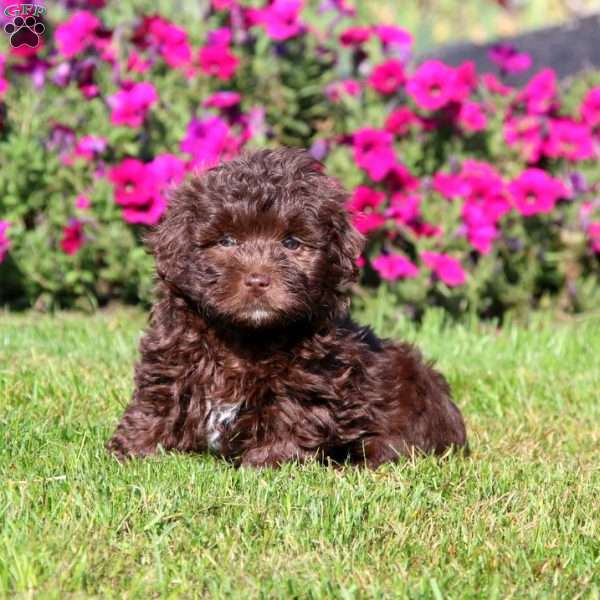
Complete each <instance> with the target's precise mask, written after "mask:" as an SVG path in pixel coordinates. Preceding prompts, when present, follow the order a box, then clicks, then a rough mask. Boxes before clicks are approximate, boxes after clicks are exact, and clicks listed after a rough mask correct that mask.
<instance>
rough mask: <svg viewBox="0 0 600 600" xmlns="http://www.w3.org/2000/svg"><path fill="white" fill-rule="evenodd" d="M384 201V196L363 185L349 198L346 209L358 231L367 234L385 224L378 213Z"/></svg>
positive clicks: (382, 217)
mask: <svg viewBox="0 0 600 600" xmlns="http://www.w3.org/2000/svg"><path fill="white" fill-rule="evenodd" d="M384 201H385V194H384V193H383V192H377V191H376V190H373V189H371V188H370V187H367V186H365V185H359V186H358V187H357V188H356V189H355V190H354V192H352V196H351V197H350V199H349V201H348V204H347V208H348V210H349V211H350V212H351V213H352V222H353V223H354V226H355V227H356V228H357V229H358V231H359V232H360V233H362V234H367V233H369V232H371V231H373V230H375V229H378V228H379V227H381V226H382V225H383V224H384V223H385V217H384V216H383V214H381V213H380V212H378V210H379V209H380V208H381V207H382V205H383V203H384Z"/></svg>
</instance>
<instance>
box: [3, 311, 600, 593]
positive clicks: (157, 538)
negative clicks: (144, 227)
mask: <svg viewBox="0 0 600 600" xmlns="http://www.w3.org/2000/svg"><path fill="white" fill-rule="evenodd" d="M384 307H385V304H384V303H379V304H378V303H374V304H373V305H371V307H370V309H369V310H368V311H366V312H363V313H362V314H361V315H359V318H360V319H361V320H362V321H364V322H370V323H371V324H373V325H375V326H376V328H377V329H378V330H379V332H382V331H383V332H385V333H386V334H387V335H393V336H403V337H406V338H409V339H412V340H416V341H417V342H418V343H419V344H420V345H421V346H422V347H423V349H424V350H425V352H426V354H427V355H429V356H430V357H433V358H435V359H437V360H438V362H439V365H440V366H441V368H442V369H443V371H444V372H445V373H446V374H447V375H448V377H449V379H450V381H451V384H452V387H453V389H454V393H455V397H456V399H457V402H458V404H459V406H460V407H461V409H462V410H463V411H464V413H465V416H466V418H467V421H468V426H469V431H470V438H471V445H472V450H473V452H472V455H471V456H470V457H469V458H467V459H460V458H458V457H450V458H448V459H446V460H442V461H436V460H433V459H431V460H430V459H425V460H419V461H417V462H406V461H405V462H402V463H399V464H395V465H387V466H385V467H383V468H381V469H380V470H379V471H377V472H374V473H373V472H366V471H363V470H356V469H353V468H348V469H345V470H342V471H337V472H336V471H333V470H330V469H327V468H323V467H320V466H317V465H308V466H303V467H298V466H287V467H285V468H283V469H281V470H279V471H262V472H256V471H248V470H235V469H233V468H232V467H230V466H228V465H227V464H225V463H224V462H222V461H220V460H218V459H216V458H213V457H209V456H181V455H180V456H176V455H164V456H159V457H156V458H153V459H148V460H144V461H134V462H131V463H129V464H126V465H124V466H122V465H119V464H117V463H116V462H115V461H114V460H113V459H111V458H109V457H108V456H107V455H106V454H105V452H104V449H103V444H104V442H105V440H106V439H107V437H108V436H109V435H110V433H111V431H112V429H113V427H114V426H115V424H116V421H117V418H118V417H119V415H120V413H121V411H122V408H123V406H124V405H125V403H126V402H127V400H128V397H129V395H130V392H131V368H132V365H133V362H134V360H135V356H136V351H135V346H136V339H137V337H138V336H139V332H140V329H141V327H142V326H143V324H144V315H142V314H141V313H139V312H134V311H126V310H124V309H119V310H116V311H110V312H106V313H102V314H98V315H96V316H94V317H84V316H81V315H77V314H60V315H58V316H56V317H50V316H39V315H35V314H23V315H9V314H0V398H1V400H2V405H1V406H2V410H1V412H0V436H1V439H2V444H1V446H0V481H1V487H0V596H1V597H15V596H17V597H22V598H27V597H42V598H65V597H67V598H82V597H90V596H93V597H101V598H109V597H115V598H151V597H161V598H162V597H165V598H193V597H214V598H228V599H229V598H244V599H247V598H343V599H350V598H397V597H411V598H434V599H435V600H439V599H441V598H485V599H488V598H560V599H562V598H595V599H598V598H599V597H600V527H599V524H600V460H599V451H600V402H599V396H600V322H599V320H598V319H597V318H596V319H595V320H592V319H587V320H586V319H583V320H579V321H573V322H563V323H560V324H552V323H550V322H548V321H544V319H542V318H539V319H538V318H534V319H533V320H532V322H531V323H530V324H529V325H528V326H526V327H522V326H516V325H510V324H509V325H507V326H506V327H505V328H504V329H503V330H502V331H500V332H498V331H496V330H495V329H494V328H493V327H491V326H489V325H477V324H474V325H472V326H452V327H448V328H444V327H442V325H441V321H440V318H439V316H438V315H436V314H432V315H430V318H428V319H427V320H426V322H425V324H424V326H423V327H421V328H420V329H419V330H417V329H415V328H414V327H413V326H411V325H410V324H408V323H406V322H404V321H397V320H396V318H395V317H394V316H393V314H392V313H391V311H389V309H384Z"/></svg>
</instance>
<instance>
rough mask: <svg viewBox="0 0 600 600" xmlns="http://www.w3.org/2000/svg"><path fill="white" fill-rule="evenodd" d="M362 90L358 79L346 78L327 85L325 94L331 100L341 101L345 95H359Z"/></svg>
mask: <svg viewBox="0 0 600 600" xmlns="http://www.w3.org/2000/svg"><path fill="white" fill-rule="evenodd" d="M360 91H361V87H360V83H359V82H358V81H356V79H344V80H342V81H334V82H333V83H330V84H329V85H327V86H326V88H325V95H326V96H327V98H329V100H331V102H339V101H340V100H341V99H342V98H343V97H344V96H358V95H359V94H360Z"/></svg>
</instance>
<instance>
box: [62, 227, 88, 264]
mask: <svg viewBox="0 0 600 600" xmlns="http://www.w3.org/2000/svg"><path fill="white" fill-rule="evenodd" d="M84 241H85V240H84V237H83V224H82V223H81V221H78V220H77V219H70V220H69V224H68V225H65V226H64V227H63V237H62V239H61V240H60V247H61V248H62V251H63V252H64V253H65V254H68V255H69V256H72V255H73V254H76V253H77V252H78V251H79V250H80V249H81V247H82V246H83V243H84Z"/></svg>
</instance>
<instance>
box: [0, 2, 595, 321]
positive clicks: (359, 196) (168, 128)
mask: <svg viewBox="0 0 600 600" xmlns="http://www.w3.org/2000/svg"><path fill="white" fill-rule="evenodd" d="M73 4H76V3H75V2H71V3H69V5H70V6H72V5H73ZM86 4H87V5H88V8H89V6H90V5H93V6H94V7H96V9H97V10H95V11H90V10H79V9H70V10H65V9H63V10H62V12H61V9H60V7H56V9H55V11H51V10H50V9H49V10H48V12H47V14H46V15H45V16H44V17H41V18H38V17H36V19H37V20H38V21H43V23H44V26H45V29H46V34H45V38H44V39H42V40H41V43H40V44H39V45H38V46H37V47H35V48H31V47H29V46H26V45H21V46H20V47H17V48H10V50H9V49H8V45H7V50H6V52H3V53H2V54H0V155H1V156H2V163H1V164H0V262H1V264H0V277H1V278H2V286H1V288H0V301H1V302H9V303H11V304H13V305H31V304H36V303H37V305H38V306H47V305H57V304H58V305H72V304H78V303H82V302H85V303H88V304H89V303H91V304H93V305H95V304H96V303H105V302H107V301H109V300H111V299H115V298H117V299H121V300H125V301H139V300H148V299H149V297H150V287H151V286H150V283H151V260H150V258H149V257H148V256H147V255H146V253H145V251H144V249H143V246H142V244H141V241H140V240H141V237H142V236H143V233H144V231H145V230H146V229H147V228H148V227H151V226H152V225H154V224H155V223H157V222H158V220H159V219H160V217H161V215H162V214H163V212H164V210H165V209H166V207H167V205H168V190H169V188H170V187H171V186H172V185H174V184H177V183H178V182H179V181H181V180H182V179H183V177H185V176H186V174H187V173H188V172H190V171H191V170H193V169H204V168H207V167H210V166H211V165H214V164H216V163H217V162H218V161H219V160H221V159H227V158H229V157H231V156H234V155H236V154H237V153H239V152H240V151H242V150H243V148H244V147H246V146H265V145H268V146H277V145H281V144H285V145H299V146H305V147H308V148H310V151H311V152H312V153H313V154H314V156H315V157H317V158H319V159H320V160H323V162H324V163H325V164H326V166H327V167H328V169H329V171H330V172H331V173H334V174H335V175H337V176H338V177H340V178H341V180H342V181H343V182H344V183H345V184H346V185H347V187H348V188H349V190H350V193H351V194H350V198H349V201H348V210H349V211H350V212H351V213H352V217H353V219H354V221H355V223H356V226H357V227H358V228H359V230H360V231H362V233H363V234H364V235H365V237H366V241H367V244H366V247H365V252H364V254H363V256H361V257H360V259H359V261H360V266H361V268H362V280H361V281H362V284H363V285H364V286H375V285H379V284H382V283H383V284H384V285H386V286H388V287H389V288H390V289H391V291H392V293H393V294H394V296H395V297H396V298H397V300H398V301H399V302H402V303H403V304H404V305H405V306H406V307H407V309H408V310H409V311H411V313H412V314H415V315H418V314H419V313H420V312H421V311H422V310H423V309H424V308H425V307H426V306H428V305H431V304H435V305H441V306H444V307H445V308H446V309H447V310H448V311H450V312H452V313H453V314H459V313H463V312H465V311H469V312H475V313H477V314H479V315H482V316H501V315H502V314H504V313H505V312H506V311H507V310H513V309H517V310H526V309H529V308H530V307H532V306H535V305H539V304H547V303H559V304H560V306H561V307H562V308H564V309H568V310H582V309H585V308H587V307H589V306H591V305H592V304H593V303H594V301H595V299H596V297H597V296H596V288H597V283H598V276H599V274H600V260H599V255H600V200H599V199H598V198H597V190H598V181H599V179H600V177H599V176H598V174H597V171H598V169H597V159H598V151H599V142H600V85H599V84H600V78H599V77H598V76H597V75H595V74H587V75H583V76H581V77H579V78H578V79H577V80H575V81H573V82H570V84H569V86H568V88H564V89H561V86H560V85H559V83H558V82H557V79H556V75H555V73H554V71H553V70H552V69H550V68H544V66H543V65H532V64H531V60H530V58H529V57H528V56H527V55H524V54H520V53H519V52H518V51H516V50H515V49H513V48H510V47H505V46H500V47H497V48H495V49H494V51H493V52H491V53H490V69H489V71H488V72H484V73H477V72H476V70H475V67H474V65H473V64H471V63H465V64H463V65H461V66H459V67H456V68H454V67H450V66H448V65H445V64H443V63H442V62H440V61H437V60H428V61H426V62H424V63H422V64H419V65H416V64H415V63H414V61H413V59H412V56H411V54H412V52H411V51H412V46H413V38H412V36H411V34H410V33H409V32H407V31H405V30H404V29H402V28H400V27H396V26H390V25H373V26H369V27H365V26H358V25H356V24H354V23H353V16H354V11H353V8H352V7H351V6H350V5H349V4H348V3H347V2H345V1H344V0H324V1H323V2H322V3H321V5H320V6H319V8H318V10H314V11H313V10H311V9H309V8H305V7H303V6H302V3H301V2H300V0H275V1H273V2H271V3H268V4H266V5H263V6H261V7H258V6H255V7H249V6H247V5H246V4H241V3H238V2H236V1H235V0H213V1H212V6H211V8H210V10H209V11H208V12H207V14H205V15H201V18H198V20H197V22H195V23H193V24H191V23H186V26H182V25H181V24H176V23H175V22H173V21H172V20H170V18H168V17H167V16H166V15H160V16H159V15H157V14H151V13H150V12H149V13H148V14H145V15H135V16H132V15H127V14H125V12H123V14H121V13H119V12H118V9H115V8H113V7H111V8H110V9H109V8H108V7H106V8H105V7H103V4H104V2H102V1H101V0H96V1H95V2H93V3H86ZM55 13H56V14H55ZM3 18H5V19H8V17H3ZM6 41H8V37H6ZM536 68H537V70H536ZM516 71H530V73H531V77H530V79H529V82H528V83H527V84H526V85H525V86H524V87H523V88H522V89H513V88H511V87H509V86H507V85H506V84H505V81H504V76H505V75H506V74H507V73H510V72H516Z"/></svg>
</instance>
